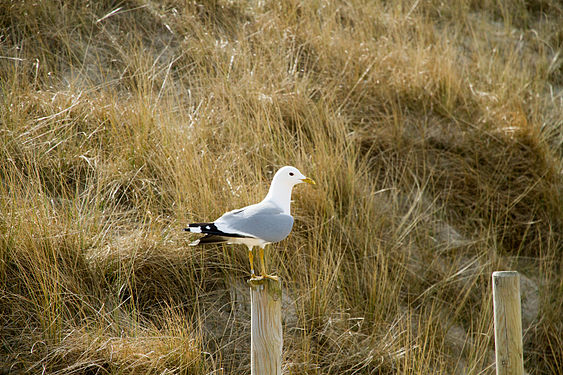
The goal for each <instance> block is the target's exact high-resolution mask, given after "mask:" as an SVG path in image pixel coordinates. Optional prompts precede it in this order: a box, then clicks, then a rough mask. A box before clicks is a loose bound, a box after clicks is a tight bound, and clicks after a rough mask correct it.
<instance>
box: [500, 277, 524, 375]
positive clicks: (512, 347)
mask: <svg viewBox="0 0 563 375" xmlns="http://www.w3.org/2000/svg"><path fill="white" fill-rule="evenodd" d="M493 310H494V316H495V354H496V363H497V375H523V374H524V361H523V358H522V355H523V349H522V316H521V314H522V312H521V307H520V275H519V274H518V272H516V271H501V272H493Z"/></svg>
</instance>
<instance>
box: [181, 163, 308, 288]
mask: <svg viewBox="0 0 563 375" xmlns="http://www.w3.org/2000/svg"><path fill="white" fill-rule="evenodd" d="M303 182H305V183H308V184H311V185H315V181H313V180H312V179H310V178H309V177H306V176H304V175H303V174H302V173H301V172H299V170H298V169H297V168H295V167H290V166H286V167H283V168H280V169H279V170H278V171H277V172H276V174H275V175H274V179H273V180H272V184H271V185H270V190H269V191H268V195H266V198H264V199H263V200H262V201H261V202H260V203H256V204H253V205H250V206H246V207H244V208H239V209H237V210H233V211H229V212H227V213H225V214H223V216H221V217H220V218H218V219H217V220H215V221H214V222H210V223H193V224H188V227H187V228H186V229H185V230H186V231H188V232H192V233H202V234H205V236H204V237H202V238H200V239H198V240H196V241H194V242H192V243H191V244H190V245H191V246H196V245H201V244H216V243H227V244H244V245H246V246H247V247H248V259H249V260H250V273H251V277H252V278H254V277H255V276H254V256H253V253H252V248H253V247H254V246H259V247H260V265H261V267H260V270H261V277H260V278H263V277H267V278H273V279H275V278H276V277H274V276H270V275H268V274H267V273H266V268H265V266H264V247H265V246H266V245H267V244H270V243H272V242H279V241H281V240H283V239H284V238H286V237H287V236H288V234H289V232H291V228H292V227H293V216H291V208H290V206H291V191H292V189H293V187H294V186H295V185H297V184H300V183H303Z"/></svg>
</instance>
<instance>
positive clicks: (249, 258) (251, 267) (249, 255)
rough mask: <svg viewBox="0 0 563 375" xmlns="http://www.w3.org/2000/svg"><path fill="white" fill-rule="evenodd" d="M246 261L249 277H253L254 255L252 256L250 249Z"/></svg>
mask: <svg viewBox="0 0 563 375" xmlns="http://www.w3.org/2000/svg"><path fill="white" fill-rule="evenodd" d="M248 260H249V261H250V276H251V277H254V254H252V248H251V247H249V248H248Z"/></svg>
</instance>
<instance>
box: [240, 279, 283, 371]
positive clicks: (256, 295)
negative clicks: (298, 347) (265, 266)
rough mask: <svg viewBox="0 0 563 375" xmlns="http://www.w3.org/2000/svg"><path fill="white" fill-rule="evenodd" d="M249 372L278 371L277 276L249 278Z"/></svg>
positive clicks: (279, 334)
mask: <svg viewBox="0 0 563 375" xmlns="http://www.w3.org/2000/svg"><path fill="white" fill-rule="evenodd" d="M248 284H250V305H251V307H250V324H251V334H250V373H251V375H281V363H282V345H283V337H282V320H281V301H282V298H281V297H282V289H281V281H280V280H272V279H267V278H264V279H259V280H256V279H250V280H248Z"/></svg>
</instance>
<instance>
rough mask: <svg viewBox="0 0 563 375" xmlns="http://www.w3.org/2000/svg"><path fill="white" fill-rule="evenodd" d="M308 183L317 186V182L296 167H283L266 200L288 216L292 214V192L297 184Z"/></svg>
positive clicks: (274, 180) (276, 176) (277, 173)
mask: <svg viewBox="0 0 563 375" xmlns="http://www.w3.org/2000/svg"><path fill="white" fill-rule="evenodd" d="M303 182H305V183H307V184H311V185H315V181H313V180H312V179H310V178H309V177H306V176H305V175H303V173H301V172H299V170H298V169H297V168H295V167H290V166H286V167H282V168H280V169H279V170H278V171H277V172H276V174H275V175H274V179H273V180H272V184H271V185H270V191H269V192H268V195H267V196H266V198H265V199H267V200H271V201H273V202H274V203H276V204H277V205H278V206H280V207H281V208H282V209H283V210H284V211H285V212H286V213H287V214H289V213H290V203H291V190H292V189H293V187H294V186H295V185H297V184H301V183H303Z"/></svg>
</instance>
